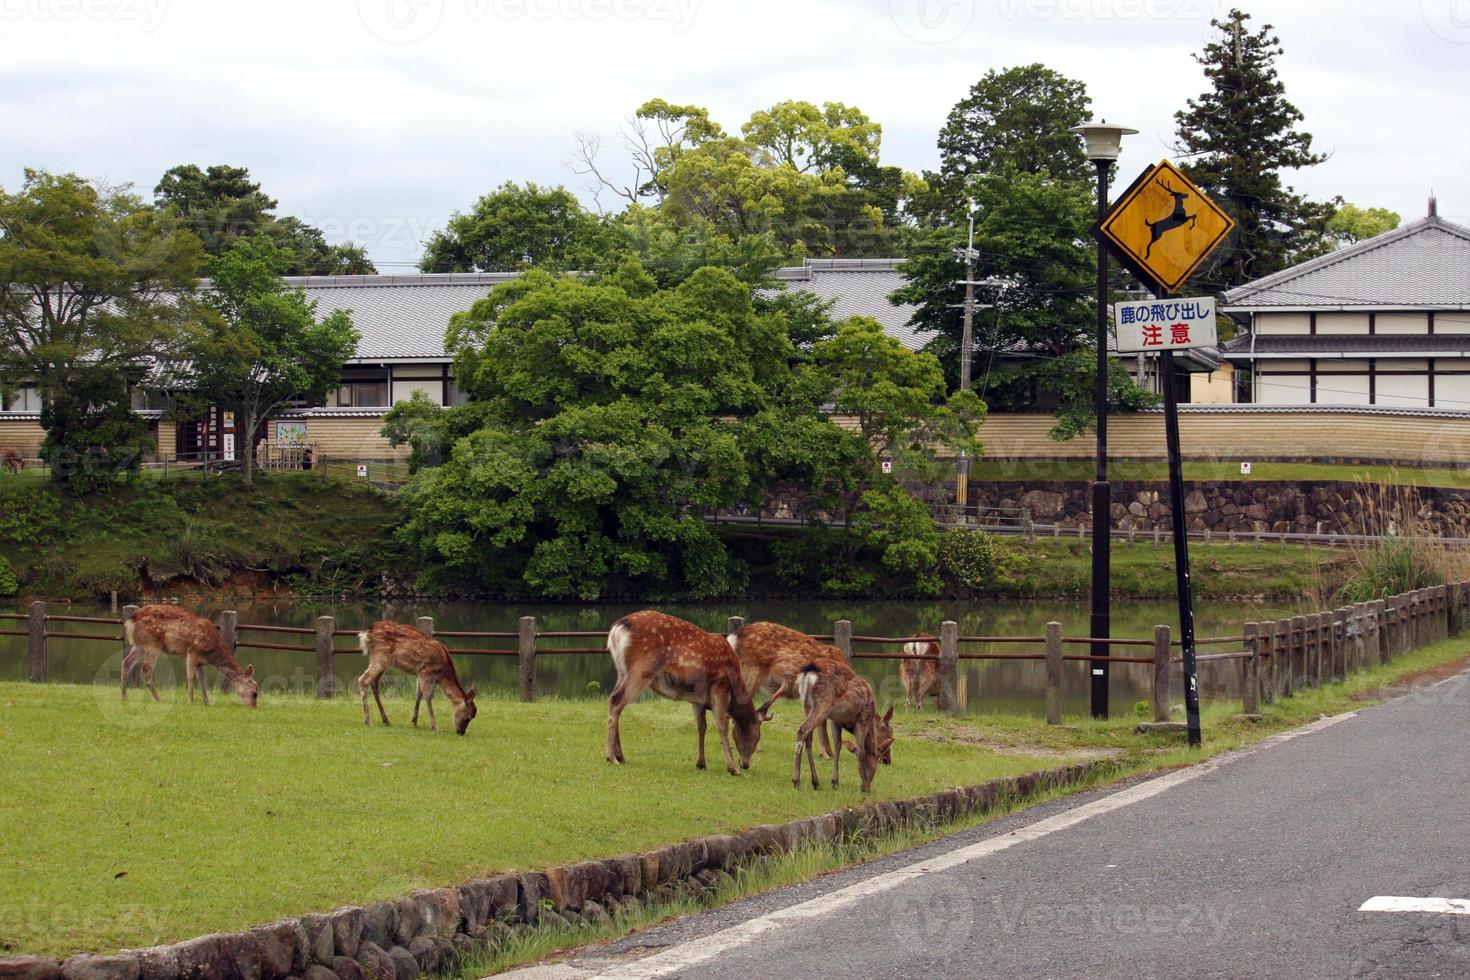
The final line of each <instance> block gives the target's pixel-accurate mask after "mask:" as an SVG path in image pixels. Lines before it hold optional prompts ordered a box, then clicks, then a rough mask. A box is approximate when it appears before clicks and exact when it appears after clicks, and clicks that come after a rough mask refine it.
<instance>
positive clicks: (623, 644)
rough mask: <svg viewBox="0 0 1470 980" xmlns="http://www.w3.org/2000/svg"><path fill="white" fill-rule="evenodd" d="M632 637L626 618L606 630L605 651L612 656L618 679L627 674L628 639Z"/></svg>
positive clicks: (631, 629) (631, 630)
mask: <svg viewBox="0 0 1470 980" xmlns="http://www.w3.org/2000/svg"><path fill="white" fill-rule="evenodd" d="M632 637H633V628H632V627H631V626H629V625H628V621H627V620H626V619H620V620H618V621H617V622H616V623H613V626H612V629H610V630H608V631H607V652H608V654H609V655H611V656H612V661H613V666H614V667H616V668H617V669H618V677H619V678H620V679H621V678H623V677H626V676H628V641H629V640H630V639H632Z"/></svg>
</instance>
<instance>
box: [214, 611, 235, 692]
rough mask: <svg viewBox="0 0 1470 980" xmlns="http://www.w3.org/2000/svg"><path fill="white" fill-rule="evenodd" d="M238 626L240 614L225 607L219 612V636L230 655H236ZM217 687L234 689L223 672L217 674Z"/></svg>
mask: <svg viewBox="0 0 1470 980" xmlns="http://www.w3.org/2000/svg"><path fill="white" fill-rule="evenodd" d="M239 626H240V614H239V613H237V612H236V611H235V610H233V609H226V610H224V611H223V612H221V613H220V614H219V638H220V639H221V640H223V641H224V644H225V649H226V650H228V651H230V656H232V657H237V658H238V654H237V653H236V651H237V650H238V649H239V638H238V629H239ZM219 689H220V690H221V691H225V692H229V691H232V690H234V685H233V684H232V683H230V679H229V678H228V677H226V676H225V675H224V673H223V672H221V673H220V675H219Z"/></svg>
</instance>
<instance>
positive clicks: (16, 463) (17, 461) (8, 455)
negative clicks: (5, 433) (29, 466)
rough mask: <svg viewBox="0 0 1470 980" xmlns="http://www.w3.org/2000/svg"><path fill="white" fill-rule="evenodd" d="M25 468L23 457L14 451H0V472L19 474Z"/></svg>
mask: <svg viewBox="0 0 1470 980" xmlns="http://www.w3.org/2000/svg"><path fill="white" fill-rule="evenodd" d="M25 468H26V460H25V457H24V456H22V455H21V454H20V453H19V451H17V450H14V449H0V470H5V471H6V472H9V473H19V472H20V471H21V470H23V469H25Z"/></svg>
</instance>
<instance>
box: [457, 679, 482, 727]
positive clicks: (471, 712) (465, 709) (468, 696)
mask: <svg viewBox="0 0 1470 980" xmlns="http://www.w3.org/2000/svg"><path fill="white" fill-rule="evenodd" d="M477 714H479V711H478V710H477V709H476V708H475V689H474V688H473V687H472V688H470V689H469V690H468V691H465V692H464V700H463V701H461V702H460V703H459V704H457V705H455V706H454V732H455V734H456V735H463V734H464V733H465V729H467V728H469V727H470V719H472V718H474V717H475V715H477Z"/></svg>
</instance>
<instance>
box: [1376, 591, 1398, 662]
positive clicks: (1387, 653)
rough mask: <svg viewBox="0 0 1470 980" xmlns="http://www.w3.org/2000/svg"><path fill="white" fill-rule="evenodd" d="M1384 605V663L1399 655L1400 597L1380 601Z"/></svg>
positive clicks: (1390, 597)
mask: <svg viewBox="0 0 1470 980" xmlns="http://www.w3.org/2000/svg"><path fill="white" fill-rule="evenodd" d="M1378 601H1379V602H1381V603H1383V662H1384V663H1388V662H1389V661H1390V660H1392V659H1393V658H1394V657H1397V656H1398V655H1399V653H1400V652H1402V651H1400V650H1399V597H1398V596H1396V595H1395V596H1389V597H1388V598H1386V599H1380V600H1378Z"/></svg>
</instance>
